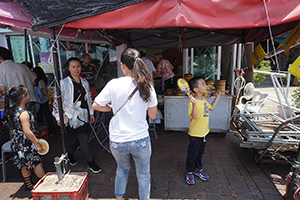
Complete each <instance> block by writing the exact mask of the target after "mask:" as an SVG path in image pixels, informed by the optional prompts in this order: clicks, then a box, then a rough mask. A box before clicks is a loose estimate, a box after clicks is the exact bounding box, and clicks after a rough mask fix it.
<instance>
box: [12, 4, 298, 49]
mask: <svg viewBox="0 0 300 200" xmlns="http://www.w3.org/2000/svg"><path fill="white" fill-rule="evenodd" d="M18 2H21V3H24V4H25V5H26V7H27V9H28V10H29V11H30V13H31V14H32V16H33V28H35V29H38V30H40V29H45V28H51V27H54V26H57V25H62V24H64V23H66V24H65V27H68V28H75V29H102V32H103V34H104V35H110V36H112V37H114V38H115V39H116V40H118V41H120V42H124V43H127V44H129V45H130V46H133V47H162V48H168V47H173V48H174V47H175V48H176V47H183V48H188V47H201V46H215V45H228V44H233V43H246V42H255V41H261V40H265V39H269V38H270V33H269V27H268V24H269V23H270V26H271V30H272V35H273V36H274V37H275V36H277V35H280V34H283V33H285V32H287V31H290V30H291V29H293V28H294V27H295V26H296V25H297V23H298V22H299V21H300V4H299V0H251V1H249V0H202V1H198V0H148V1H143V0H136V1H134V0H129V1H122V0H110V1H109V0H100V1H97V2H95V1H90V0H82V1H80V2H78V1H75V0H64V1H60V0H51V1H48V0H18ZM264 2H265V4H264ZM102 4H103V5H102ZM93 6H95V8H94V7H93ZM73 9H78V10H73ZM107 11H108V12H107ZM99 13H101V14H99ZM87 15H89V16H90V17H86V16H87ZM268 18H269V21H268ZM74 19H77V20H74ZM72 20H73V21H72Z"/></svg>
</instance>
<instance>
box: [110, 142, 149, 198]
mask: <svg viewBox="0 0 300 200" xmlns="http://www.w3.org/2000/svg"><path fill="white" fill-rule="evenodd" d="M110 151H111V153H112V155H113V156H114V158H115V160H116V162H117V166H118V167H117V172H116V179H115V195H116V196H120V197H122V196H125V191H126V185H127V177H128V173H129V170H130V154H131V155H132V157H133V160H134V162H135V169H136V176H137V179H138V184H139V196H140V200H146V199H150V177H151V176H150V157H151V142H150V137H149V136H148V137H146V138H143V139H140V140H135V141H131V142H122V143H118V142H112V141H110Z"/></svg>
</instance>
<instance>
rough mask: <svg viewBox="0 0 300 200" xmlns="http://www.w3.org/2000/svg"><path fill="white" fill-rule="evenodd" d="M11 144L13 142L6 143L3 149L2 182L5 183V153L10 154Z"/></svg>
mask: <svg viewBox="0 0 300 200" xmlns="http://www.w3.org/2000/svg"><path fill="white" fill-rule="evenodd" d="M10 144H11V141H8V142H6V143H4V144H3V145H2V147H1V154H2V155H1V158H2V177H3V180H2V182H5V181H6V165H5V155H4V154H5V152H10Z"/></svg>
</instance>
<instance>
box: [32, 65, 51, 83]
mask: <svg viewBox="0 0 300 200" xmlns="http://www.w3.org/2000/svg"><path fill="white" fill-rule="evenodd" d="M33 72H34V73H35V74H36V75H37V83H38V82H39V81H40V80H43V81H44V82H45V84H46V85H48V79H47V76H46V74H45V73H44V70H43V69H42V68H40V67H35V68H33Z"/></svg>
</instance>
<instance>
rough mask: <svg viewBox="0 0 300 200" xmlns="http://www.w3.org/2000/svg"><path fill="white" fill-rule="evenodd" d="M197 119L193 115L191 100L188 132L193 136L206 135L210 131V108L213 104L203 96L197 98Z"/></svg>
mask: <svg viewBox="0 0 300 200" xmlns="http://www.w3.org/2000/svg"><path fill="white" fill-rule="evenodd" d="M196 101H197V103H196V107H197V119H194V118H193V117H192V107H193V104H192V103H191V102H189V117H190V119H191V123H190V127H189V132H188V134H189V135H190V136H192V137H204V136H206V135H207V134H208V133H209V126H208V124H209V109H210V108H211V105H210V104H209V103H208V102H207V101H206V99H204V98H203V100H196Z"/></svg>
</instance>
